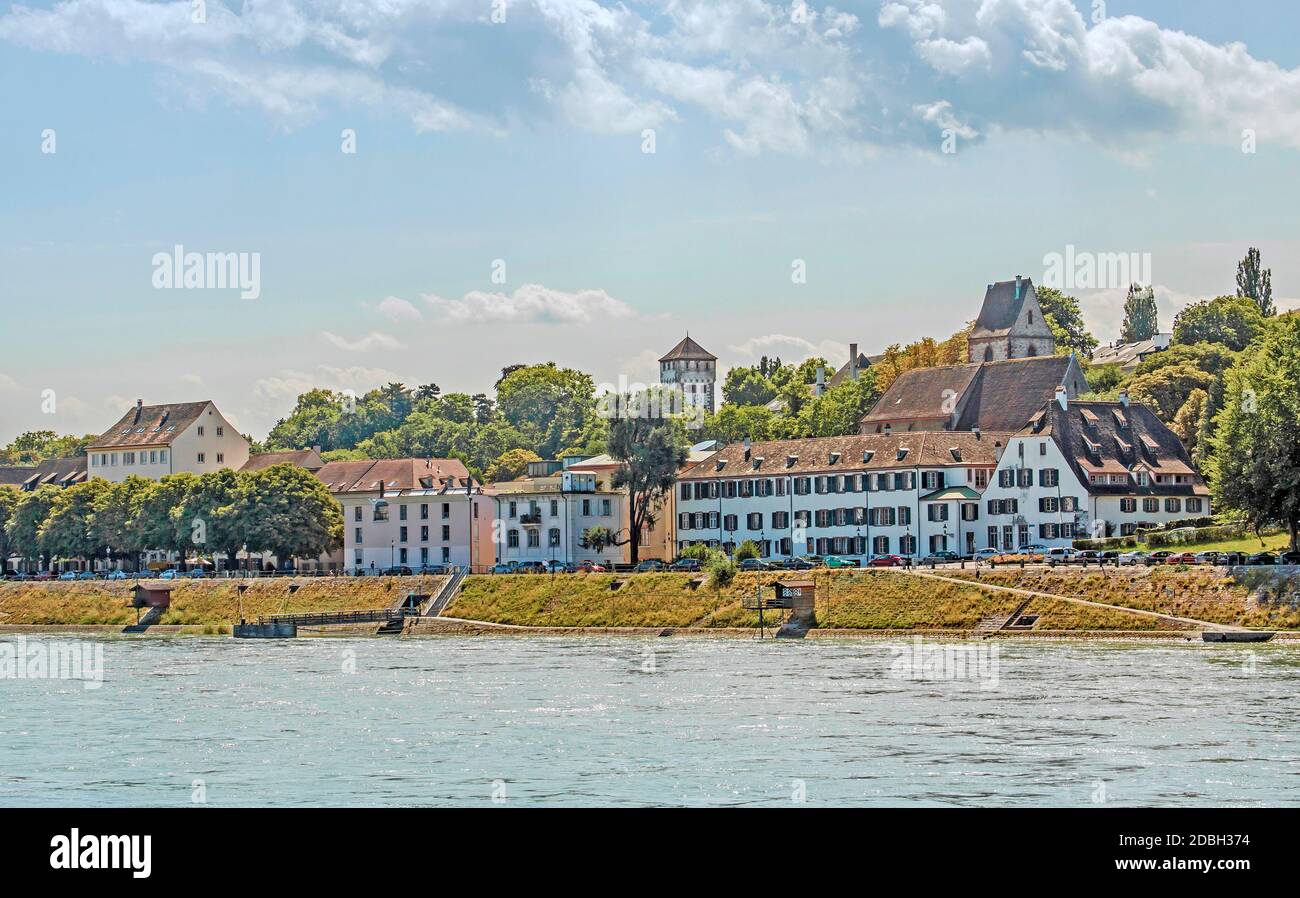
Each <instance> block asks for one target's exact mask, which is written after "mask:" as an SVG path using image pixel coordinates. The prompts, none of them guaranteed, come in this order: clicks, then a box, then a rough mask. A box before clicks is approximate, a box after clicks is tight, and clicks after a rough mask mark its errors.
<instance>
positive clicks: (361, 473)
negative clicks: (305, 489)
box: [315, 458, 477, 495]
mask: <svg viewBox="0 0 1300 898" xmlns="http://www.w3.org/2000/svg"><path fill="white" fill-rule="evenodd" d="M315 473H316V478H317V479H318V480H320V481H321V482H322V483H324V484H325V486H326V487H327V488H328V489H329V491H330V492H331V493H334V494H335V495H338V494H341V493H379V492H383V493H385V494H388V493H401V492H413V491H425V490H431V491H435V492H449V491H452V490H464V489H465V488H466V486H467V485H471V484H472V485H473V486H477V484H475V483H474V481H472V480H471V479H470V476H469V471H468V470H467V469H466V468H465V464H464V462H462V461H461V460H460V459H458V458H393V459H383V460H381V461H332V462H329V463H328V464H326V465H324V466H323V467H322V468H321V469H320V470H319V471H316V472H315Z"/></svg>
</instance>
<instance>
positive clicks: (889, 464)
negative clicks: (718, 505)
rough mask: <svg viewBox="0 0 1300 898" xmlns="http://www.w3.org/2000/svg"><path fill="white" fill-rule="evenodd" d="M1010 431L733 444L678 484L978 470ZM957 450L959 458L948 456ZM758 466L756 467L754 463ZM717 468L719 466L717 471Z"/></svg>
mask: <svg viewBox="0 0 1300 898" xmlns="http://www.w3.org/2000/svg"><path fill="white" fill-rule="evenodd" d="M1010 437H1011V433H983V434H980V435H978V436H976V435H975V434H973V433H946V432H943V431H939V432H927V431H917V432H915V433H903V432H900V433H893V434H889V435H885V434H879V433H870V434H855V435H852V436H839V437H809V438H807V439H800V440H766V441H764V442H760V443H753V444H751V445H750V447H749V458H748V459H746V458H745V446H744V444H743V443H732V444H731V445H729V446H726V447H725V448H723V449H720V450H719V451H717V452H715V453H713V454H712V455H711V456H709V457H708V458H706V459H704V460H703V461H701V462H698V463H697V464H695V465H692V466H691V467H689V468H687V469H686V470H684V471H682V473H681V474H679V475H678V479H679V480H712V479H714V478H717V477H742V478H743V477H773V476H778V477H779V476H782V475H786V474H799V475H803V474H841V473H845V472H861V471H874V470H889V469H902V468H915V467H922V468H925V467H934V468H940V467H951V466H958V465H961V466H969V467H981V466H992V465H995V464H997V458H998V455H999V453H1000V452H1001V451H1002V449H1003V448H1004V447H1005V446H1006V444H1007V440H1008V439H1010ZM954 448H956V449H957V450H958V454H960V455H961V460H960V461H957V460H956V459H955V458H954V457H953V454H952V449H954ZM756 459H761V460H762V463H761V464H760V465H759V466H758V467H757V468H755V467H754V461H755V460H756ZM719 465H721V467H719Z"/></svg>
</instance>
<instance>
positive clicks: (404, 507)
mask: <svg viewBox="0 0 1300 898" xmlns="http://www.w3.org/2000/svg"><path fill="white" fill-rule="evenodd" d="M316 476H317V478H319V479H320V480H321V482H323V483H324V484H325V486H326V487H328V488H329V491H330V493H332V494H333V496H334V498H335V499H337V500H338V502H339V504H340V505H341V506H342V507H343V562H344V565H345V566H346V569H347V570H349V571H351V572H353V573H355V574H375V573H379V572H381V571H384V570H387V569H389V568H394V567H408V568H410V569H412V570H413V571H418V570H419V569H420V568H422V567H424V566H426V565H440V564H446V565H457V566H461V567H466V566H468V567H471V568H472V569H474V570H482V569H484V568H486V567H487V566H488V565H490V564H491V558H492V504H491V501H490V500H489V499H488V498H487V497H486V496H484V495H483V491H482V489H481V488H480V487H479V485H478V484H477V483H475V482H474V481H473V480H472V479H471V478H470V476H469V471H467V470H466V469H465V465H464V464H463V463H462V462H460V461H459V460H457V459H454V458H429V459H425V458H399V459H389V460H384V461H336V462H329V463H328V464H326V465H325V466H324V467H322V468H321V469H320V470H319V471H317V472H316Z"/></svg>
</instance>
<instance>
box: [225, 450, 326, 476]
mask: <svg viewBox="0 0 1300 898" xmlns="http://www.w3.org/2000/svg"><path fill="white" fill-rule="evenodd" d="M272 465H297V466H298V467H300V468H306V469H307V470H308V471H319V470H320V469H321V468H322V467H324V466H325V462H323V461H321V457H320V453H318V452H317V451H316V450H315V449H297V450H294V451H292V452H259V453H258V454H257V455H250V456H249V457H248V461H246V462H244V466H243V467H242V468H240V470H241V471H261V470H263V469H265V468H269V467H271V466H272Z"/></svg>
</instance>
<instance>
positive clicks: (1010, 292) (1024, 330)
mask: <svg viewBox="0 0 1300 898" xmlns="http://www.w3.org/2000/svg"><path fill="white" fill-rule="evenodd" d="M967 348H968V351H969V358H970V361H972V362H999V361H1002V360H1003V359H1024V358H1033V357H1034V356H1040V355H1055V354H1056V339H1055V338H1054V337H1053V336H1052V329H1051V328H1050V327H1049V326H1048V324H1047V320H1046V319H1044V318H1043V310H1042V308H1041V307H1040V306H1039V305H1038V293H1037V291H1035V290H1034V283H1033V281H1031V280H1030V279H1029V278H1022V277H1021V276H1020V275H1016V279H1015V280H1014V281H998V282H997V283H996V284H989V285H988V289H987V290H986V291H985V293H984V305H983V306H981V308H980V314H979V318H977V319H975V329H974V330H973V331H972V332H971V335H970V339H969V340H968V344H967Z"/></svg>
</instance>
